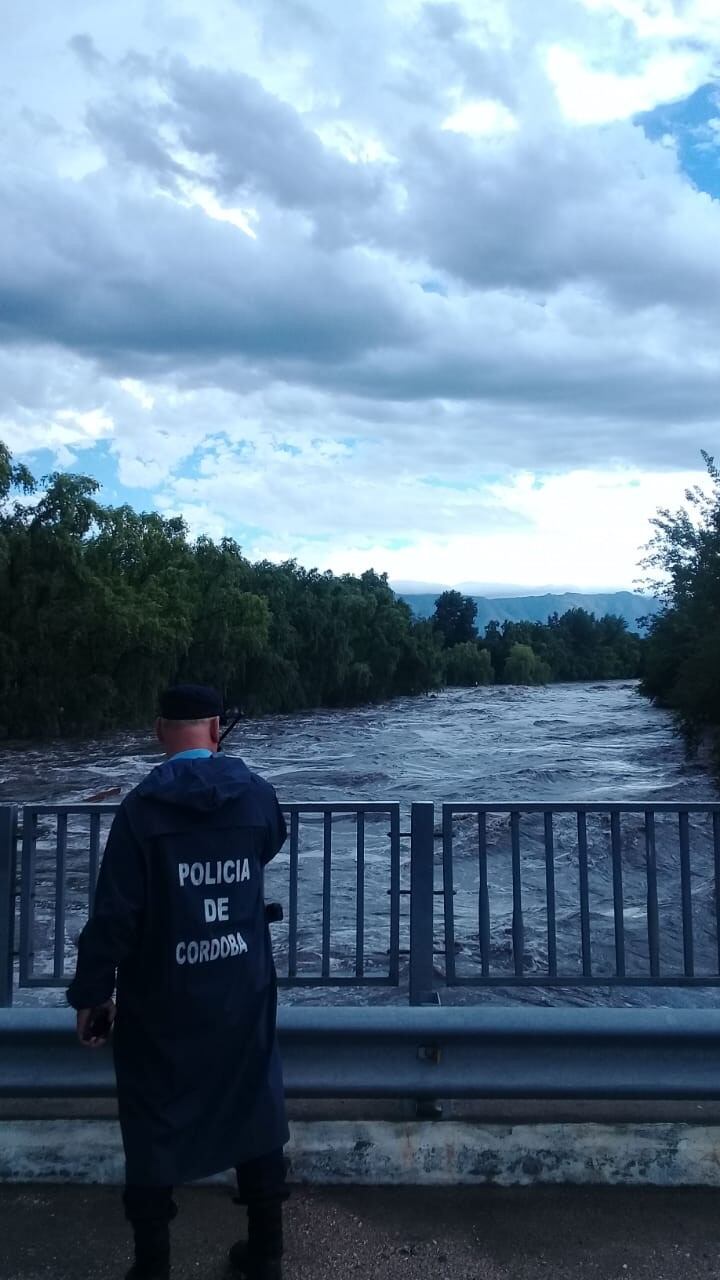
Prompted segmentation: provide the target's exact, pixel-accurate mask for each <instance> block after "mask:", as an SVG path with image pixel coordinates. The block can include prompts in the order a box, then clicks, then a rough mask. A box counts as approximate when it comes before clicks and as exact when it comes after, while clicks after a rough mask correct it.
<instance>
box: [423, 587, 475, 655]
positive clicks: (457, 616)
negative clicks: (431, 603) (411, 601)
mask: <svg viewBox="0 0 720 1280" xmlns="http://www.w3.org/2000/svg"><path fill="white" fill-rule="evenodd" d="M476 617H477V605H476V604H475V601H474V600H473V599H472V597H471V596H463V595H461V593H460V592H459V591H443V593H442V595H440V596H438V598H437V600H436V601H435V612H434V614H433V616H432V625H433V626H434V627H435V629H436V631H437V632H438V633H439V634H440V635H441V636H442V639H443V644H444V645H445V648H446V649H451V648H453V646H454V645H456V644H467V643H468V642H469V641H472V640H476V639H477V628H476V626H475V619H476Z"/></svg>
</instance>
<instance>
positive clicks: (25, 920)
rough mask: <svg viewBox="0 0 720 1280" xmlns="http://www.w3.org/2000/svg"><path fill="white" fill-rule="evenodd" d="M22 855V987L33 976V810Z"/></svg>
mask: <svg viewBox="0 0 720 1280" xmlns="http://www.w3.org/2000/svg"><path fill="white" fill-rule="evenodd" d="M22 833H23V838H22V854H21V863H20V974H19V981H20V986H21V987H22V986H24V985H25V984H26V983H27V982H28V980H29V979H30V978H32V976H33V968H34V964H33V960H34V955H35V951H34V947H33V933H34V924H35V846H36V844H37V814H36V813H35V812H34V810H33V809H29V808H27V809H25V810H24V811H23V823H22Z"/></svg>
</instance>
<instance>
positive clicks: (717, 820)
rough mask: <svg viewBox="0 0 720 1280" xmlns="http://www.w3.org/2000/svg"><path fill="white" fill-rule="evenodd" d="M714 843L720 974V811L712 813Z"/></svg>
mask: <svg viewBox="0 0 720 1280" xmlns="http://www.w3.org/2000/svg"><path fill="white" fill-rule="evenodd" d="M712 845H714V851H715V942H716V946H717V974H719V975H720V813H717V810H715V813H714V814H712Z"/></svg>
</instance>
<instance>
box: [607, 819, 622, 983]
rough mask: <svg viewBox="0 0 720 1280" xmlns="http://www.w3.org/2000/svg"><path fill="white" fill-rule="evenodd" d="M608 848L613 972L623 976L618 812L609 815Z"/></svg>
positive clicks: (619, 976)
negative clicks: (613, 923) (611, 896)
mask: <svg viewBox="0 0 720 1280" xmlns="http://www.w3.org/2000/svg"><path fill="white" fill-rule="evenodd" d="M610 848H611V853H612V872H613V912H614V916H615V972H616V974H617V976H618V978H624V977H625V904H624V902H623V871H622V843H621V837H620V814H619V813H612V814H611V815H610Z"/></svg>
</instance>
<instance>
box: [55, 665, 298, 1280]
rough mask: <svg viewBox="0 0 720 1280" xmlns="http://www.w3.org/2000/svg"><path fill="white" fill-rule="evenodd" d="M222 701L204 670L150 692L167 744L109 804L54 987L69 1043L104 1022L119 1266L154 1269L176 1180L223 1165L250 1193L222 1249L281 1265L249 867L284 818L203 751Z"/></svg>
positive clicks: (152, 1273)
mask: <svg viewBox="0 0 720 1280" xmlns="http://www.w3.org/2000/svg"><path fill="white" fill-rule="evenodd" d="M220 711H221V705H220V698H219V695H218V694H217V693H216V692H215V691H214V690H213V689H208V688H205V687H204V686H201V685H178V686H175V687H174V688H172V689H169V690H168V691H167V692H166V693H165V694H164V695H163V697H162V699H161V707H160V712H161V714H160V719H159V720H158V722H157V726H156V728H157V733H158V737H159V739H160V741H161V743H162V744H163V746H164V748H165V751H166V754H167V759H166V761H165V762H164V763H163V764H161V765H159V766H158V767H157V768H155V769H153V770H152V772H151V773H150V774H149V775H148V776H147V778H145V780H144V781H143V782H141V783H140V785H139V786H138V787H136V788H135V790H134V791H132V792H131V793H130V794H129V795H128V796H127V797H126V799H125V800H124V801H123V803H122V805H121V806H120V809H119V811H118V813H117V815H116V817H115V820H114V822H113V825H112V829H111V831H110V835H109V837H108V842H107V847H106V849H105V854H104V858H103V863H102V867H101V870H100V876H99V879H98V885H97V892H96V897H95V905H94V911H93V914H92V918H91V919H90V921H89V923H88V924H87V925H86V927H85V928H84V930H83V932H82V934H81V936H80V940H79V944H78V961H77V972H76V975H75V979H74V981H73V982H72V984H71V986H70V988H69V991H68V1000H69V1003H70V1004H71V1005H72V1006H73V1008H74V1009H76V1010H77V1011H78V1013H77V1023H78V1034H79V1036H80V1039H81V1040H82V1041H83V1043H85V1044H87V1045H89V1046H90V1047H91V1048H96V1047H99V1046H100V1045H101V1044H103V1043H104V1042H105V1040H106V1039H107V1038H108V1035H109V1025H111V1024H112V1023H113V1022H114V1033H113V1037H112V1038H113V1043H114V1052H115V1068H116V1075H117V1093H118V1105H119V1114H120V1125H121V1129H122V1136H123V1144H124V1148H125V1157H126V1177H127V1184H126V1188H125V1196H124V1202H125V1211H126V1215H127V1217H128V1219H129V1221H130V1222H131V1223H132V1225H133V1229H134V1233H135V1265H134V1266H133V1268H132V1270H131V1271H130V1273H129V1280H164V1278H166V1277H168V1275H169V1266H170V1261H169V1259H170V1247H169V1223H170V1221H171V1220H172V1218H173V1217H174V1216H175V1213H176V1212H177V1210H176V1207H175V1205H174V1203H173V1199H172V1189H173V1186H174V1185H176V1184H177V1183H183V1182H188V1181H192V1180H194V1179H196V1178H203V1177H206V1176H208V1175H210V1174H213V1173H217V1172H220V1171H222V1170H225V1169H229V1168H236V1169H237V1176H238V1188H239V1197H238V1198H239V1202H240V1203H242V1204H245V1205H247V1210H248V1241H247V1243H245V1242H244V1241H243V1242H239V1243H238V1244H237V1245H236V1246H234V1247H233V1249H232V1250H231V1262H232V1263H233V1264H234V1265H235V1266H236V1268H237V1269H238V1271H240V1272H241V1273H242V1274H244V1275H245V1276H246V1277H248V1280H280V1277H281V1263H280V1258H281V1256H282V1203H283V1200H284V1199H285V1196H286V1191H285V1161H284V1157H283V1146H284V1144H285V1143H286V1141H287V1138H288V1130H287V1121H286V1117H285V1106H284V1097H283V1087H282V1076H281V1069H280V1061H279V1057H278V1052H277V1043H276V1012H277V990H276V977H275V967H274V963H273V957H272V949H271V944H270V936H269V930H268V926H267V922H266V916H265V903H264V895H263V873H264V868H265V866H266V864H267V863H268V862H269V861H270V859H271V858H273V857H274V856H275V854H276V853H277V852H278V850H279V849H280V848H281V846H282V845H283V843H284V841H285V837H286V830H285V823H284V820H283V817H282V814H281V812H280V809H279V807H278V802H277V798H276V796H275V792H274V791H273V788H272V787H271V786H270V785H269V783H267V782H265V781H264V779H262V778H260V777H258V775H257V774H254V773H251V772H250V770H249V769H248V768H247V767H246V765H245V764H243V762H242V761H241V760H239V759H237V758H234V757H232V756H226V755H224V754H223V753H218V746H219V739H220V720H219V716H220ZM116 989H117V995H116V997H115V1001H113V996H114V994H115V991H116ZM115 1002H116V1003H115ZM116 1006H117V1015H116Z"/></svg>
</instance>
